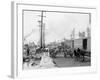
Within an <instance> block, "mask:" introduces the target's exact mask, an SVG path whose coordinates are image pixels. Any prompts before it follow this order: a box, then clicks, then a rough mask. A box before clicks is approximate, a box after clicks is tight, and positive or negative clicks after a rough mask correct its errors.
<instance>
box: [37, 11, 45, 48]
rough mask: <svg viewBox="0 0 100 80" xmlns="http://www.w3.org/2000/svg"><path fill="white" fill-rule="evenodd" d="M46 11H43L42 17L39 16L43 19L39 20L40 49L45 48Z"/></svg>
mask: <svg viewBox="0 0 100 80" xmlns="http://www.w3.org/2000/svg"><path fill="white" fill-rule="evenodd" d="M44 12H45V11H41V15H39V17H41V20H39V21H38V22H39V27H40V48H44V47H45V28H44V27H45V25H44V23H43V18H44V17H46V16H43V13H44Z"/></svg>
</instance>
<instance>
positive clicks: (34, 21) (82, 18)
mask: <svg viewBox="0 0 100 80" xmlns="http://www.w3.org/2000/svg"><path fill="white" fill-rule="evenodd" d="M39 15H41V12H36V11H24V37H26V40H27V42H32V41H34V42H35V43H36V44H37V43H38V42H39V39H40V38H39V36H40V33H39V22H38V21H39V20H40V19H41V18H40V17H39ZM44 16H46V17H44V19H43V21H44V23H45V33H46V34H45V41H46V43H49V42H53V41H58V40H62V39H63V38H66V39H70V35H71V32H72V30H73V28H75V34H76V36H75V37H78V35H77V34H78V32H79V31H80V32H82V31H86V28H87V27H88V26H89V15H88V14H79V13H57V12H44Z"/></svg>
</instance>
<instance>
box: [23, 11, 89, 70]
mask: <svg viewBox="0 0 100 80" xmlns="http://www.w3.org/2000/svg"><path fill="white" fill-rule="evenodd" d="M22 57H23V59H22V60H23V62H22V68H23V70H27V69H48V68H69V67H84V66H91V13H85V12H69V11H68V12H67V11H65V12H64V11H51V10H27V9H26V10H25V9H24V10H23V11H22Z"/></svg>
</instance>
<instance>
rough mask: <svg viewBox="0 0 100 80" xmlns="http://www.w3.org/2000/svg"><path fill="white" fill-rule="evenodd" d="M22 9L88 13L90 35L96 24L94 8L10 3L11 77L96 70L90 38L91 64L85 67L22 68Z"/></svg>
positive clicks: (94, 54) (94, 55)
mask: <svg viewBox="0 0 100 80" xmlns="http://www.w3.org/2000/svg"><path fill="white" fill-rule="evenodd" d="M23 10H36V11H37V10H40V11H52V12H54V11H56V12H72V13H89V14H91V35H93V34H94V33H92V32H93V28H94V27H95V26H96V8H87V7H74V6H59V5H40V4H31V3H28V4H27V3H22V2H12V3H11V16H12V17H11V28H12V30H11V31H12V35H11V36H12V53H11V58H12V59H11V76H12V77H13V78H21V77H22V78H23V77H40V76H48V75H50V76H54V75H63V74H65V75H66V74H73V73H74V74H75V73H92V72H96V69H97V68H96V66H97V64H96V63H97V61H96V53H95V50H94V47H93V45H95V44H94V43H93V38H91V39H92V40H91V66H85V67H71V68H70V67H68V68H53V69H35V70H23V66H22V64H23V58H22V57H23V55H22V52H23V51H22V50H23V47H22V46H23Z"/></svg>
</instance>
